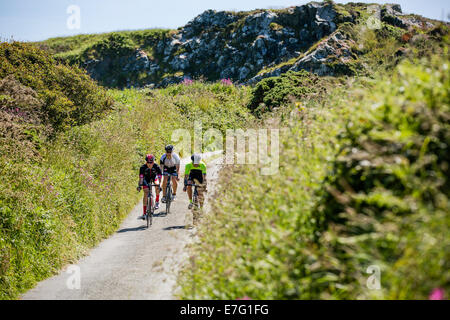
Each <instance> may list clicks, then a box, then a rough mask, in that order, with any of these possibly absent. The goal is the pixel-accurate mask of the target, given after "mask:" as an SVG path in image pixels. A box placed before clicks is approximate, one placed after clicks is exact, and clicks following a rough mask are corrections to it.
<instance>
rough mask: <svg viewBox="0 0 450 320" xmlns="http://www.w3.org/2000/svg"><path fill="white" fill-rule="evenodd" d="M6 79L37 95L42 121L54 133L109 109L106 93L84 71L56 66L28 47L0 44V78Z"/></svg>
mask: <svg viewBox="0 0 450 320" xmlns="http://www.w3.org/2000/svg"><path fill="white" fill-rule="evenodd" d="M8 76H12V77H14V79H15V80H16V81H18V82H19V83H21V84H22V85H24V86H26V87H29V88H31V89H32V90H34V91H35V92H36V94H37V98H38V99H39V100H40V101H42V103H43V105H42V107H41V111H42V120H43V121H45V122H46V124H48V125H50V126H51V127H52V128H53V129H54V130H55V131H61V130H64V129H67V128H69V127H70V126H74V125H82V124H85V123H87V122H89V121H92V120H94V119H99V118H100V117H101V116H102V115H103V114H104V113H105V112H106V111H108V110H111V108H112V100H111V99H110V98H108V96H107V95H106V91H105V90H103V89H102V88H100V87H98V86H97V85H96V84H95V82H94V81H93V80H92V79H91V78H90V77H89V76H88V75H87V74H86V73H85V72H84V71H81V70H80V69H78V68H72V67H67V66H65V65H62V64H58V63H56V61H55V60H54V59H53V58H52V57H51V56H50V55H49V54H48V53H46V52H45V51H42V50H40V49H38V48H36V47H35V46H33V45H30V44H25V43H18V42H14V43H1V44H0V79H3V78H6V77H8Z"/></svg>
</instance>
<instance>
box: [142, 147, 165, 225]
mask: <svg viewBox="0 0 450 320" xmlns="http://www.w3.org/2000/svg"><path fill="white" fill-rule="evenodd" d="M145 162H146V163H145V164H144V165H142V166H141V168H140V169H139V186H138V188H137V190H138V191H141V189H142V187H143V188H144V200H143V203H144V214H143V215H142V216H139V217H138V219H142V220H145V214H146V212H147V197H148V193H149V192H150V189H149V188H151V187H150V186H151V185H152V184H158V185H159V187H155V191H156V202H155V209H158V208H159V194H160V193H161V175H162V172H161V168H160V167H159V166H158V165H157V164H156V163H155V156H154V155H152V154H148V155H147V156H146V157H145ZM156 180H157V181H156ZM156 182H158V183H156Z"/></svg>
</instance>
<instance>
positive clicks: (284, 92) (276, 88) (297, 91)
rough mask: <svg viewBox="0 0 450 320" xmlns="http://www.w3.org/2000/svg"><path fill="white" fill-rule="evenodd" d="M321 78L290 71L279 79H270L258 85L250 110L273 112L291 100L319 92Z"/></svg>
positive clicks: (254, 90) (305, 72)
mask: <svg viewBox="0 0 450 320" xmlns="http://www.w3.org/2000/svg"><path fill="white" fill-rule="evenodd" d="M318 83H319V77H318V76H316V75H313V74H311V73H308V72H307V71H304V70H302V71H299V72H294V71H288V72H287V73H283V74H282V75H281V76H279V77H270V78H267V79H264V80H262V81H260V82H259V83H258V84H256V86H255V88H254V89H253V91H252V99H251V101H250V103H249V106H248V107H249V109H250V110H252V111H255V112H257V113H258V112H259V113H261V112H265V111H271V110H273V109H275V108H278V107H280V106H281V105H283V104H286V103H287V102H288V101H289V97H291V98H298V99H299V98H302V97H304V96H305V95H307V94H311V93H314V92H318V91H319V88H317V87H318Z"/></svg>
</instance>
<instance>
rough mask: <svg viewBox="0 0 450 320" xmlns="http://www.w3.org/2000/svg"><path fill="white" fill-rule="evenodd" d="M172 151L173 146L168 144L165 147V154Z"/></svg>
mask: <svg viewBox="0 0 450 320" xmlns="http://www.w3.org/2000/svg"><path fill="white" fill-rule="evenodd" d="M172 151H173V145H171V144H169V145H168V146H166V152H172Z"/></svg>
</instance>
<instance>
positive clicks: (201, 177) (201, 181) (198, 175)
mask: <svg viewBox="0 0 450 320" xmlns="http://www.w3.org/2000/svg"><path fill="white" fill-rule="evenodd" d="M191 161H192V162H190V163H188V164H186V167H185V171H184V189H183V191H184V192H186V190H187V193H188V196H189V207H188V209H192V207H193V205H194V204H193V203H192V186H191V184H192V183H193V182H194V183H195V184H198V185H200V187H197V192H198V200H199V202H200V207H203V200H204V198H203V192H204V191H206V164H205V163H204V162H203V161H202V157H201V156H200V155H199V154H193V155H192V157H191Z"/></svg>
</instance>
